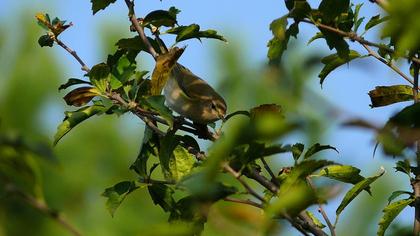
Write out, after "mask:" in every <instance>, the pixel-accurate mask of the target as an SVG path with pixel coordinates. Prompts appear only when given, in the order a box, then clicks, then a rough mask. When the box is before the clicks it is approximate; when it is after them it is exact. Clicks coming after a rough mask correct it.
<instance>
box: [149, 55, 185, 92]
mask: <svg viewBox="0 0 420 236" xmlns="http://www.w3.org/2000/svg"><path fill="white" fill-rule="evenodd" d="M183 52H184V48H178V47H174V48H171V49H170V50H169V52H167V53H165V54H162V55H160V56H158V57H157V59H156V65H155V69H154V70H153V74H152V81H151V85H152V87H151V95H152V96H153V95H160V93H161V92H162V89H163V87H164V86H165V84H166V81H168V79H169V76H170V74H171V71H172V69H173V68H174V66H175V65H176V62H177V60H178V58H179V57H181V55H182V53H183Z"/></svg>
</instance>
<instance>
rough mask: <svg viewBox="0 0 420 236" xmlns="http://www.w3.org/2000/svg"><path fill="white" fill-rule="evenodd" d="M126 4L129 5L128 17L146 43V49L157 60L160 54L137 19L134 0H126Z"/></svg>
mask: <svg viewBox="0 0 420 236" xmlns="http://www.w3.org/2000/svg"><path fill="white" fill-rule="evenodd" d="M125 4H126V5H127V7H128V18H129V19H130V21H131V23H132V24H133V26H134V28H135V29H136V31H137V33H138V34H139V36H140V39H141V40H142V41H143V43H144V44H145V45H146V49H147V51H148V53H150V55H152V57H153V58H154V59H155V60H156V58H157V57H158V56H159V54H158V53H157V52H156V51H155V49H154V48H153V46H152V44H150V42H149V39H147V37H146V34H145V33H144V30H143V27H142V26H141V25H140V24H139V22H138V21H137V17H136V14H135V11H134V0H125Z"/></svg>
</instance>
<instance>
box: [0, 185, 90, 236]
mask: <svg viewBox="0 0 420 236" xmlns="http://www.w3.org/2000/svg"><path fill="white" fill-rule="evenodd" d="M4 189H5V191H6V192H7V193H10V194H14V195H16V196H18V197H20V198H22V199H23V200H24V201H25V202H27V203H28V204H29V205H31V206H32V207H33V208H35V209H37V210H38V211H40V212H42V213H43V214H45V215H46V216H48V217H50V218H51V219H53V220H55V221H56V222H58V223H59V224H60V225H61V226H63V227H64V228H65V229H66V230H67V231H69V232H70V233H71V234H72V235H74V236H81V235H82V234H81V233H80V232H79V231H78V230H77V229H76V228H75V227H74V226H73V225H72V224H70V223H69V222H68V221H67V220H66V219H65V218H64V217H63V215H62V214H60V213H59V212H57V211H55V210H53V209H51V208H49V207H48V206H47V205H46V204H45V203H44V202H43V201H40V200H38V199H36V198H34V197H32V196H30V195H28V194H27V193H25V192H24V191H22V190H21V189H20V188H18V187H17V186H16V185H14V184H12V183H7V184H6V186H5V188H4Z"/></svg>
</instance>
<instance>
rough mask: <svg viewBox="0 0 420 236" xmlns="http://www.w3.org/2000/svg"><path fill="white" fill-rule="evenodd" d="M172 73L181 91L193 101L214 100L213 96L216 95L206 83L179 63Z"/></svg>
mask: <svg viewBox="0 0 420 236" xmlns="http://www.w3.org/2000/svg"><path fill="white" fill-rule="evenodd" d="M172 73H173V76H174V77H175V79H176V81H177V82H178V85H179V87H180V88H181V90H182V91H183V92H184V93H185V95H187V96H188V97H189V98H191V99H200V100H203V99H204V100H205V99H212V98H213V97H212V96H213V94H215V93H216V92H215V91H214V90H213V88H212V87H211V86H210V85H209V84H207V82H206V81H204V80H202V79H201V78H200V77H198V76H196V75H194V74H193V73H192V72H191V71H190V70H188V69H187V68H186V67H184V66H183V65H181V64H179V63H177V65H176V66H175V67H174V69H173V70H172Z"/></svg>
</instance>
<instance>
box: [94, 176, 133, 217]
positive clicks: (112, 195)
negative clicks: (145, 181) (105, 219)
mask: <svg viewBox="0 0 420 236" xmlns="http://www.w3.org/2000/svg"><path fill="white" fill-rule="evenodd" d="M137 188H138V187H137V186H136V183H135V182H134V181H122V182H119V183H118V184H116V185H114V186H112V187H110V188H107V189H105V192H104V193H102V196H104V197H106V198H108V200H107V201H106V207H107V209H108V211H109V213H111V216H114V213H115V211H116V210H117V208H118V207H119V206H120V205H121V203H122V202H123V201H124V199H125V197H126V196H127V195H128V194H129V193H131V192H133V191H134V190H136V189H137Z"/></svg>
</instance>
